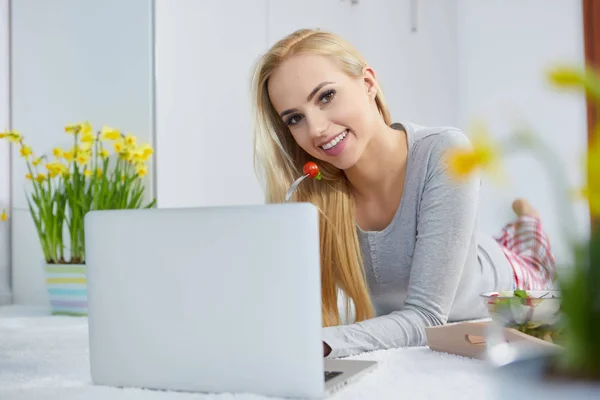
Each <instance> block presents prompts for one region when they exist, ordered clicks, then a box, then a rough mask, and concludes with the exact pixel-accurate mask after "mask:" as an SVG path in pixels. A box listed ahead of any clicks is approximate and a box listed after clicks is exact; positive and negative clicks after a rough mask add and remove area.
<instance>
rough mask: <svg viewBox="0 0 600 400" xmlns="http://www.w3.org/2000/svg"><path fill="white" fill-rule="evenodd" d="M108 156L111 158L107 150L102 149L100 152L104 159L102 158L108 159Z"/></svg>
mask: <svg viewBox="0 0 600 400" xmlns="http://www.w3.org/2000/svg"><path fill="white" fill-rule="evenodd" d="M108 156H109V154H108V150H106V149H102V150H101V151H100V157H102V158H108Z"/></svg>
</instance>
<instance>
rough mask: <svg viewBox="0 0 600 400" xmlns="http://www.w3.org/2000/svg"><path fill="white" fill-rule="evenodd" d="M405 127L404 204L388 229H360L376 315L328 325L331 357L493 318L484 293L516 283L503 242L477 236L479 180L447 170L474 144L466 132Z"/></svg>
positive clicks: (416, 341)
mask: <svg viewBox="0 0 600 400" xmlns="http://www.w3.org/2000/svg"><path fill="white" fill-rule="evenodd" d="M401 125H402V126H403V127H404V129H405V131H406V134H407V139H408V160H407V166H406V178H405V183H404V190H403V192H402V200H401V202H400V206H399V207H398V209H397V211H396V214H395V216H394V218H393V220H392V222H391V223H390V224H389V225H388V226H387V227H386V228H385V229H383V230H382V231H368V232H367V231H363V230H361V229H360V228H359V227H358V226H357V230H358V235H359V241H360V246H361V251H362V254H363V262H364V267H365V273H366V277H367V283H368V286H369V290H370V293H371V298H372V300H373V305H374V307H375V312H376V316H375V317H374V318H371V319H369V320H366V321H361V322H355V323H350V324H344V325H339V326H334V327H326V328H323V340H324V341H325V342H326V343H327V344H328V345H329V346H330V347H331V348H332V352H331V353H330V354H329V356H328V357H329V358H337V357H343V356H349V355H353V354H357V353H361V352H364V351H372V350H377V349H386V348H392V347H404V346H423V345H426V343H427V340H426V339H427V338H426V335H425V327H428V326H435V325H441V324H445V323H446V322H453V321H462V320H469V319H477V318H483V317H487V311H486V309H485V305H484V302H483V300H482V298H481V297H480V296H479V294H480V293H482V292H485V291H491V290H510V289H511V287H512V284H513V272H512V269H511V267H510V264H509V263H508V260H507V259H506V257H505V255H504V253H503V252H502V250H501V248H500V246H499V244H498V243H497V242H496V241H495V240H494V239H493V238H492V237H491V236H490V235H486V234H481V233H479V232H477V227H476V225H477V210H478V200H479V187H480V180H479V178H478V177H477V176H475V175H474V176H473V177H472V178H469V179H468V180H466V181H465V182H457V181H455V180H454V179H453V178H452V177H451V176H450V175H449V174H448V172H447V168H446V164H445V162H444V159H443V155H444V152H445V151H446V150H447V149H449V148H451V147H454V146H470V142H469V140H468V138H467V137H466V135H464V134H463V133H462V132H461V131H460V130H458V129H455V128H451V127H438V128H428V127H421V126H418V125H415V124H412V123H408V122H403V123H401ZM499 228H500V227H499Z"/></svg>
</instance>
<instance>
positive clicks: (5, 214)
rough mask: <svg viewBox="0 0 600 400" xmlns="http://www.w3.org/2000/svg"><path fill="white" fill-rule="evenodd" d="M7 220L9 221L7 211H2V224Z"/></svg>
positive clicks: (0, 217) (0, 215)
mask: <svg viewBox="0 0 600 400" xmlns="http://www.w3.org/2000/svg"><path fill="white" fill-rule="evenodd" d="M7 219H8V214H7V213H6V210H2V214H0V220H1V221H2V222H6V220H7Z"/></svg>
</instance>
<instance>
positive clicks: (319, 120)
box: [307, 113, 329, 139]
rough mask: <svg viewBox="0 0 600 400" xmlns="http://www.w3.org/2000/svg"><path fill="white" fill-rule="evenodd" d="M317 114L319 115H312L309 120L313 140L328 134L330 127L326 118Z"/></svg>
mask: <svg viewBox="0 0 600 400" xmlns="http://www.w3.org/2000/svg"><path fill="white" fill-rule="evenodd" d="M315 114H317V115H312V116H311V117H310V118H307V120H308V133H309V135H310V137H311V138H313V139H315V138H318V137H321V136H323V135H324V134H325V132H327V126H328V125H329V122H328V121H327V119H326V118H323V116H320V115H318V113H315Z"/></svg>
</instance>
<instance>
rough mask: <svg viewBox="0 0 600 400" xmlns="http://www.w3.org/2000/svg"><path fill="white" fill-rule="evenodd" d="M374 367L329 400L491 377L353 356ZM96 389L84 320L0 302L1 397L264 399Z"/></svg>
mask: <svg viewBox="0 0 600 400" xmlns="http://www.w3.org/2000/svg"><path fill="white" fill-rule="evenodd" d="M351 358H354V359H368V360H376V361H378V362H379V366H378V367H377V368H376V369H375V370H374V371H373V372H372V373H370V374H368V375H366V376H364V377H362V378H360V379H359V380H358V381H356V382H353V383H352V384H351V385H349V386H347V387H346V388H345V389H343V390H342V391H340V392H338V393H337V394H335V395H334V396H333V397H332V398H333V399H410V400H414V399H461V400H465V399H469V400H475V399H492V398H497V396H495V394H496V393H497V392H496V390H495V386H494V385H495V384H497V383H496V381H495V380H494V378H493V377H494V375H493V373H492V372H493V371H492V369H491V367H488V366H487V364H486V363H485V362H483V361H480V360H471V359H467V358H463V357H458V356H453V355H449V354H443V353H436V352H433V351H431V350H430V349H429V348H427V347H418V348H405V349H393V350H384V351H377V352H372V353H366V354H361V355H359V356H354V357H351ZM262 398H263V397H261V396H256V395H249V394H236V395H234V394H219V395H214V394H213V395H206V394H199V393H176V392H162V391H152V390H143V389H119V388H111V387H100V386H94V385H93V384H92V383H91V378H90V373H89V352H88V331H87V318H85V317H62V316H50V315H48V311H47V310H45V309H43V308H42V309H40V308H32V307H26V306H14V305H13V306H4V307H0V399H2V400H13V399H15V400H17V399H19V400H20V399H36V400H38V399H56V400H59V399H60V400H69V399H88V400H95V399H115V400H119V399H173V400H175V399H181V400H185V399H262Z"/></svg>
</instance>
